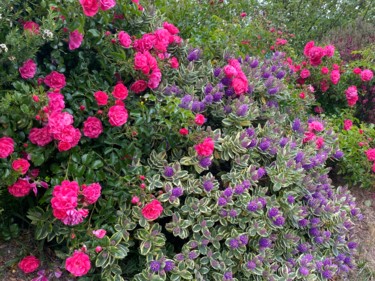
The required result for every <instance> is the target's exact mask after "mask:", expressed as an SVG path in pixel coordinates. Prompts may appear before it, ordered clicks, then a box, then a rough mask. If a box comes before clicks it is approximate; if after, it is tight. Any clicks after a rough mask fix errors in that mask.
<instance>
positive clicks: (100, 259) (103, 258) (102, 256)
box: [95, 251, 109, 268]
mask: <svg viewBox="0 0 375 281" xmlns="http://www.w3.org/2000/svg"><path fill="white" fill-rule="evenodd" d="M108 257H109V254H108V252H106V251H102V252H100V253H99V255H98V256H97V257H96V261H95V266H96V267H103V268H104V265H105V263H106V262H107V260H108Z"/></svg>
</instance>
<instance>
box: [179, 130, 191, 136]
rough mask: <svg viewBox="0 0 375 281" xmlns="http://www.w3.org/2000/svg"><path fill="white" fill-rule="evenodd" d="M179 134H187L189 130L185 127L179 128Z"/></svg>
mask: <svg viewBox="0 0 375 281" xmlns="http://www.w3.org/2000/svg"><path fill="white" fill-rule="evenodd" d="M179 133H180V135H182V136H186V135H188V134H189V130H188V129H186V128H181V129H180V131H179Z"/></svg>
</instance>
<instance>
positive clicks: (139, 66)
mask: <svg viewBox="0 0 375 281" xmlns="http://www.w3.org/2000/svg"><path fill="white" fill-rule="evenodd" d="M134 69H135V70H140V71H142V73H143V74H146V75H147V74H149V72H150V67H149V65H148V60H147V56H145V55H144V54H142V53H139V52H138V53H136V54H135V56H134Z"/></svg>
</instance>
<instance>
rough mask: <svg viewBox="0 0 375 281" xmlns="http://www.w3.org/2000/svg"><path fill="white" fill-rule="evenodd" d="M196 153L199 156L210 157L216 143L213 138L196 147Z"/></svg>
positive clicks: (206, 139)
mask: <svg viewBox="0 0 375 281" xmlns="http://www.w3.org/2000/svg"><path fill="white" fill-rule="evenodd" d="M194 148H195V151H196V152H197V154H198V155H199V156H204V157H207V156H210V155H212V153H213V152H214V148H215V143H214V141H213V140H212V138H205V139H204V141H203V142H202V143H199V144H197V145H195V146H194Z"/></svg>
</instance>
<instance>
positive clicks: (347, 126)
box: [344, 119, 353, 131]
mask: <svg viewBox="0 0 375 281" xmlns="http://www.w3.org/2000/svg"><path fill="white" fill-rule="evenodd" d="M352 126H353V122H352V120H349V119H347V120H344V130H345V131H349V130H350V129H351V128H352Z"/></svg>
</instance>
